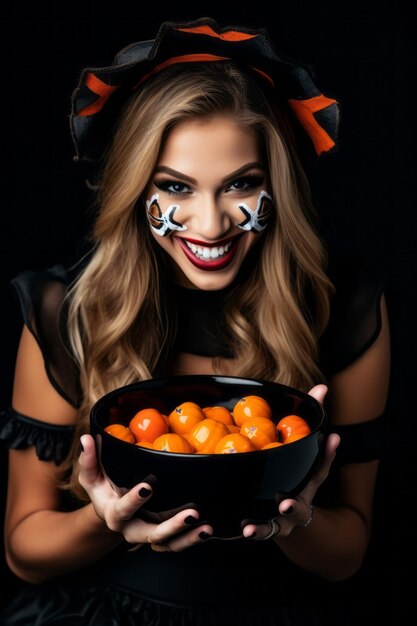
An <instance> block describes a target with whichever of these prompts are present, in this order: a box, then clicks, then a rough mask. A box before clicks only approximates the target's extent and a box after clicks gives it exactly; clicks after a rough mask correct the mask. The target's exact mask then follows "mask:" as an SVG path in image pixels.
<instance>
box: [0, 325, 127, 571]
mask: <svg viewBox="0 0 417 626" xmlns="http://www.w3.org/2000/svg"><path fill="white" fill-rule="evenodd" d="M12 405H13V408H14V409H15V410H16V411H18V412H20V413H23V414H24V415H28V416H30V417H32V418H35V419H38V420H40V421H44V422H47V423H50V424H62V425H63V424H66V425H68V424H74V423H75V422H76V420H77V419H78V412H77V411H76V410H75V409H74V408H73V407H72V406H71V405H70V404H69V403H67V402H66V400H64V399H63V398H62V397H61V396H60V395H59V394H58V393H57V391H55V389H54V388H53V387H52V385H51V383H50V382H49V379H48V377H47V375H46V372H45V365H44V361H43V357H42V354H41V351H40V349H39V347H38V345H37V343H36V341H35V339H34V337H33V335H32V334H31V333H30V331H29V330H28V329H27V328H26V327H24V330H23V332H22V336H21V340H20V344H19V348H18V354H17V360H16V369H15V379H14V386H13V398H12ZM58 477H59V472H58V468H57V467H56V466H55V464H54V463H52V462H45V461H40V460H39V459H38V458H37V456H36V452H35V448H34V447H30V448H27V449H24V450H10V453H9V479H8V490H7V507H6V520H5V548H6V558H7V563H8V565H9V567H10V569H11V570H12V571H13V572H14V573H15V574H16V575H17V576H19V577H20V578H22V579H24V580H27V581H29V582H34V583H38V582H41V581H42V580H44V579H45V578H48V577H50V576H54V575H56V574H59V573H62V572H65V571H69V570H71V569H74V568H79V567H82V566H83V565H87V564H88V563H91V562H93V561H95V560H97V559H98V558H100V557H101V556H103V555H105V554H106V553H108V552H109V551H110V550H111V549H113V548H114V547H115V546H117V545H118V544H119V543H120V542H121V541H122V540H123V538H122V536H121V535H119V534H118V533H114V532H112V531H110V530H109V529H108V528H107V526H106V525H105V524H104V522H103V521H102V520H100V519H99V518H98V517H97V515H96V514H95V512H94V509H93V507H92V505H91V504H87V505H86V506H84V507H82V508H81V509H79V510H76V511H73V512H69V513H64V512H61V511H60V510H59V508H60V499H61V493H60V490H59V489H58V488H57V480H58Z"/></svg>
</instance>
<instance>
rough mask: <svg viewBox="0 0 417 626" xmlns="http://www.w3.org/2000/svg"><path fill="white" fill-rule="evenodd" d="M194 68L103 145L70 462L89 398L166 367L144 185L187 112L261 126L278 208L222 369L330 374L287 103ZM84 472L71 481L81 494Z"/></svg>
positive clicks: (73, 329)
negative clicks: (321, 343)
mask: <svg viewBox="0 0 417 626" xmlns="http://www.w3.org/2000/svg"><path fill="white" fill-rule="evenodd" d="M188 65H190V67H184V66H177V67H171V68H169V69H167V70H165V71H163V72H161V73H159V74H157V75H155V76H153V77H152V78H151V79H148V81H147V82H146V83H145V84H144V85H143V86H142V88H141V89H140V91H138V92H137V93H135V94H134V95H133V96H132V97H131V98H130V100H129V102H128V103H127V104H126V106H125V108H124V111H123V113H122V115H121V116H120V121H119V124H118V128H117V131H116V132H115V134H114V139H113V141H112V143H111V146H110V147H109V149H108V153H107V154H106V159H105V165H104V167H103V169H102V172H101V176H100V182H99V191H98V197H97V208H98V211H97V218H96V221H95V225H94V231H93V233H92V236H91V239H92V245H93V252H92V255H91V259H90V260H89V262H88V264H87V266H86V267H85V269H84V270H83V271H82V273H81V275H80V276H79V277H78V279H77V280H76V282H75V284H74V285H73V286H72V287H71V289H70V290H69V292H68V305H69V315H68V325H69V337H70V342H71V347H72V350H73V353H74V355H75V358H76V360H77V363H78V365H79V369H80V382H81V388H82V393H83V400H82V405H81V407H80V411H81V417H80V421H79V424H78V426H77V433H76V437H75V440H74V446H73V448H72V450H71V452H70V455H69V457H68V459H67V463H66V469H67V470H69V469H70V468H71V467H72V466H75V467H76V465H77V464H76V463H75V461H76V459H77V458H78V454H79V444H77V442H79V436H80V435H81V434H82V433H84V432H87V430H88V419H89V411H90V408H91V406H92V404H93V403H94V402H95V401H96V400H97V399H98V398H100V397H101V396H102V395H103V394H105V393H107V392H109V391H110V390H112V389H115V388H117V387H120V386H123V385H126V384H128V383H132V382H135V381H138V380H143V379H147V378H152V377H155V376H157V375H159V374H161V373H163V372H164V367H166V364H167V361H168V358H169V355H170V349H171V347H172V343H173V340H174V338H175V332H176V326H175V311H172V310H170V309H169V307H168V303H167V300H168V298H164V277H165V275H166V266H165V264H166V263H167V260H166V259H165V258H164V257H163V256H162V255H163V252H161V251H160V248H159V246H158V245H157V244H155V242H154V241H153V238H152V236H151V235H150V229H149V227H148V226H147V224H146V220H145V211H144V208H143V192H144V190H145V188H146V186H147V184H148V182H149V180H150V178H151V176H152V173H153V171H154V169H155V166H156V163H157V161H158V157H159V155H160V153H161V149H162V146H163V143H164V140H165V138H166V136H167V133H168V132H169V130H170V129H171V128H172V127H173V126H175V125H176V124H178V123H179V122H183V121H184V120H187V119H196V118H204V117H208V116H213V115H216V114H219V113H221V114H228V115H231V116H233V118H234V120H235V121H236V122H237V123H238V124H239V125H241V126H242V127H250V128H253V129H255V131H256V133H257V136H258V137H259V138H260V140H261V142H262V146H263V149H264V151H265V156H266V159H267V163H268V168H269V177H270V184H271V190H272V195H273V200H274V206H275V207H276V215H275V219H274V220H273V221H272V223H271V224H270V225H269V226H268V229H266V231H265V232H264V234H263V237H262V244H261V246H260V247H259V255H258V258H257V262H256V263H255V264H254V266H253V269H252V270H251V272H250V273H249V275H248V276H247V278H246V279H245V280H244V281H240V283H239V284H238V285H237V287H236V289H235V292H234V294H233V298H230V303H229V304H228V305H227V310H226V311H225V321H226V326H227V330H228V335H229V336H230V337H232V351H233V354H234V356H235V358H234V359H233V369H232V370H231V369H230V363H231V362H230V360H228V359H222V358H219V357H217V358H215V359H214V360H213V366H214V369H215V371H216V372H218V373H229V374H230V373H233V374H234V375H237V376H246V377H254V378H263V379H269V380H273V381H276V382H280V383H283V384H287V385H292V386H295V387H298V388H300V389H304V390H306V389H307V388H309V387H310V386H312V385H313V384H316V383H317V381H319V380H323V376H322V374H321V372H320V371H319V368H318V366H317V361H318V338H319V337H320V335H321V333H322V332H323V330H324V328H325V327H326V325H327V322H328V318H329V309H330V304H329V302H330V295H331V292H332V290H333V286H332V283H331V282H330V280H329V278H328V277H327V275H326V268H327V253H326V249H325V246H324V245H323V242H322V241H321V239H320V237H319V236H318V234H317V232H316V228H315V226H314V224H315V220H316V213H315V211H314V209H313V207H312V203H311V197H310V191H309V185H308V182H307V179H306V176H305V174H304V172H303V168H302V166H301V164H300V161H299V159H298V157H297V154H296V150H295V147H294V142H293V140H292V136H291V132H290V127H289V125H288V123H287V122H286V117H285V115H283V114H282V110H281V109H282V107H279V106H273V105H271V104H269V103H268V101H267V99H266V97H265V95H264V94H263V92H262V90H261V89H260V88H259V86H258V85H257V84H256V82H255V81H254V80H253V79H252V78H250V77H249V76H248V75H247V74H246V73H244V72H242V71H240V70H239V69H238V68H236V67H235V66H234V65H233V64H230V63H206V64H188ZM141 208H142V210H140V209H141ZM76 474H77V472H76V471H74V472H73V474H72V478H71V479H70V482H69V486H70V488H72V489H73V491H75V492H76V493H78V494H80V487H79V485H78V481H77V475H76Z"/></svg>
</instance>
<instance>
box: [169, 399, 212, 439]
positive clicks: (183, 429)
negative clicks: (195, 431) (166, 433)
mask: <svg viewBox="0 0 417 626" xmlns="http://www.w3.org/2000/svg"><path fill="white" fill-rule="evenodd" d="M205 417H206V416H205V415H204V413H203V409H201V408H200V407H199V406H198V404H196V403H195V402H183V403H182V404H180V405H179V406H177V407H176V408H175V409H174V410H173V411H171V413H170V414H169V415H168V424H169V429H170V431H171V432H173V433H176V434H177V435H186V434H187V433H189V432H190V430H191V429H192V428H193V426H195V425H196V424H197V423H198V422H201V420H203V419H205Z"/></svg>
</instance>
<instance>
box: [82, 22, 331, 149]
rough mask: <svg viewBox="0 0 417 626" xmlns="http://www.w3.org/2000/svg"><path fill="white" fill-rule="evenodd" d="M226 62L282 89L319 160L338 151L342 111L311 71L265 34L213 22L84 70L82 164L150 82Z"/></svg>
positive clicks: (168, 25) (189, 26)
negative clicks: (185, 66)
mask: <svg viewBox="0 0 417 626" xmlns="http://www.w3.org/2000/svg"><path fill="white" fill-rule="evenodd" d="M221 60H231V61H234V62H237V63H239V64H240V65H244V66H247V67H248V68H250V70H251V72H252V73H255V74H256V75H257V76H258V77H262V78H261V80H263V81H265V84H267V85H268V86H269V87H270V88H272V89H279V91H280V93H281V94H283V95H284V97H285V100H286V101H287V104H288V107H289V109H290V111H291V113H292V117H293V119H294V121H296V125H298V126H300V127H301V128H302V129H303V130H304V131H305V133H307V136H308V137H309V139H310V140H311V143H312V146H313V148H314V152H315V154H316V155H317V156H320V155H321V154H322V153H324V152H329V151H330V150H332V148H334V146H335V144H336V141H337V133H338V124H339V105H338V102H337V101H336V100H334V99H332V98H328V97H326V96H325V95H323V94H322V93H321V91H320V90H319V89H318V88H317V86H316V85H315V83H314V81H313V74H312V71H311V68H309V67H308V66H306V65H302V64H300V63H299V62H295V61H293V60H290V59H288V58H285V57H283V56H282V55H280V56H278V55H277V53H276V52H275V50H274V49H273V47H272V45H271V43H270V40H269V36H268V33H267V31H266V30H265V29H257V30H251V29H248V28H244V27H241V26H229V27H226V28H219V26H218V24H217V23H216V22H215V21H214V20H212V19H211V18H201V19H199V20H196V21H193V22H185V23H177V22H164V23H163V24H162V25H161V27H160V29H159V31H158V34H157V36H156V38H155V39H151V40H148V41H139V42H136V43H133V44H130V45H129V46H127V47H126V48H124V49H123V50H121V51H120V52H119V53H118V54H117V55H116V56H115V58H114V62H113V65H110V66H108V67H94V68H85V69H84V70H83V71H82V73H81V78H80V81H79V84H78V86H77V88H76V89H75V90H74V92H73V94H72V110H71V116H70V125H71V133H72V138H73V141H74V145H75V150H76V158H77V159H79V160H85V161H95V160H97V159H99V158H100V156H101V154H102V153H103V150H104V148H105V146H106V144H107V142H108V140H109V135H110V133H111V129H112V128H113V126H114V124H115V122H116V120H117V118H118V116H119V114H120V109H121V107H122V105H123V104H124V102H126V100H127V99H128V98H129V96H130V95H131V94H132V93H133V91H134V90H135V89H136V88H137V87H138V86H139V85H140V84H141V83H142V82H144V81H145V80H146V79H147V78H148V77H149V76H151V75H153V74H155V73H157V72H159V71H161V70H163V69H164V68H165V67H169V66H171V65H176V64H179V63H188V62H191V63H192V62H211V61H221Z"/></svg>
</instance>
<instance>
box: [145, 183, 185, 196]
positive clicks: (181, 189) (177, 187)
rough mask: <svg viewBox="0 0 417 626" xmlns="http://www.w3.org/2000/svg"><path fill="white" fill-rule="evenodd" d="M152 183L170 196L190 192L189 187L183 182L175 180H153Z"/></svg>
mask: <svg viewBox="0 0 417 626" xmlns="http://www.w3.org/2000/svg"><path fill="white" fill-rule="evenodd" d="M154 185H155V186H156V187H158V189H160V190H161V191H164V192H165V193H168V194H169V195H171V196H177V195H182V194H186V193H191V189H190V188H189V187H188V186H187V185H186V184H185V183H180V182H179V181H177V180H168V179H167V180H154Z"/></svg>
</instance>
